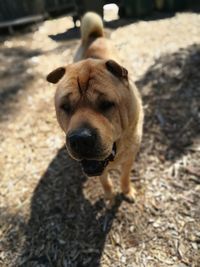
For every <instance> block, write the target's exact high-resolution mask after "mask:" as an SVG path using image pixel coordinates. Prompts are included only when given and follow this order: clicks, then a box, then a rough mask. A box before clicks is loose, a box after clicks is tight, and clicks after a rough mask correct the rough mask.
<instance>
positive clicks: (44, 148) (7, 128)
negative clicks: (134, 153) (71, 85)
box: [0, 0, 200, 267]
mask: <svg viewBox="0 0 200 267" xmlns="http://www.w3.org/2000/svg"><path fill="white" fill-rule="evenodd" d="M90 10H92V11H95V12H97V13H99V14H100V15H101V16H102V18H103V20H104V25H105V34H106V36H107V37H108V38H109V39H111V41H112V42H113V44H114V46H115V47H116V49H117V50H118V51H119V54H120V56H121V58H122V64H123V65H124V66H125V67H126V66H128V69H129V71H130V73H131V76H132V79H133V80H134V81H135V83H136V85H137V87H138V88H139V90H140V93H141V95H142V99H143V106H144V111H145V123H144V136H143V141H142V145H141V150H140V153H139V155H138V157H137V160H136V162H135V164H134V167H133V170H132V173H131V181H132V183H133V184H134V186H135V187H136V189H137V192H138V196H137V199H136V202H135V203H134V204H129V203H127V202H126V201H124V200H123V198H122V196H121V195H120V194H119V173H117V172H116V173H113V174H112V175H113V182H114V184H115V187H116V191H117V192H118V194H117V198H116V205H115V207H113V208H112V209H110V210H109V209H107V208H106V207H105V203H104V201H103V192H102V188H101V185H100V184H99V180H98V179H95V178H94V179H93V178H91V179H87V178H86V177H85V176H84V175H83V174H82V172H81V170H80V167H79V165H78V164H77V163H76V162H73V161H72V160H71V159H70V158H69V157H68V155H67V153H66V149H65V148H64V143H65V136H64V135H63V133H62V132H61V130H60V129H59V127H58V124H57V121H56V117H55V110H54V93H55V86H53V85H49V84H47V82H46V75H47V74H48V73H49V72H50V71H52V70H53V69H54V68H56V67H59V66H62V65H67V64H69V63H71V62H73V56H74V54H75V52H76V50H77V48H78V45H79V43H80V19H81V16H82V15H83V14H84V13H85V12H86V11H90ZM199 11H200V1H199V0H154V1H153V0H123V1H122V0H121V1H120V0H119V1H97V0H93V1H92V0H91V1H89V0H82V1H81V0H76V1H75V0H31V1H28V0H6V1H3V0H0V266H3V267H4V266H9V267H10V266H13V267H16V266H23V267H29V266H30V267H32V266H33V267H57V266H58V267H83V266H85V267H98V266H103V267H124V266H127V267H140V266H141V267H146V266H147V267H155V266H156V267H157V266H158V267H168V266H171V267H199V266H200V165H199V161H200V135H199V134H200V71H199V70H200V13H199Z"/></svg>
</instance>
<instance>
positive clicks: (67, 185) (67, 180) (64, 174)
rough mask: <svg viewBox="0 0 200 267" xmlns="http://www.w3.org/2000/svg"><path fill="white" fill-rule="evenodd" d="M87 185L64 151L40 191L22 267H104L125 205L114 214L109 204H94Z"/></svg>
mask: <svg viewBox="0 0 200 267" xmlns="http://www.w3.org/2000/svg"><path fill="white" fill-rule="evenodd" d="M85 182H86V177H85V176H83V174H82V173H81V170H80V168H79V165H77V163H76V162H74V161H72V160H71V159H70V158H69V157H68V155H67V153H66V150H65V149H64V148H63V149H61V150H60V151H59V152H58V154H57V156H56V157H55V158H54V159H53V161H52V162H51V163H50V165H49V167H48V169H47V171H46V172H45V174H44V175H43V177H42V178H41V180H40V182H39V184H38V186H37V187H36V189H35V191H34V194H33V197H32V202H31V216H30V220H29V222H28V225H27V232H26V242H25V244H24V250H22V257H21V258H20V259H19V262H18V264H19V266H24V267H25V266H45V267H48V266H77V267H81V266H87V267H89V266H91V267H93V266H96V267H97V266H99V264H100V258H101V254H102V251H103V248H104V243H105V240H106V236H107V234H108V232H109V231H110V229H111V226H112V222H113V220H114V218H115V214H116V213H117V210H118V207H119V205H120V204H121V200H120V199H119V200H118V201H117V204H116V206H115V207H113V209H112V210H106V209H105V206H104V202H103V200H99V201H97V202H96V203H95V204H94V205H92V204H91V203H90V202H89V200H87V199H86V198H85V197H84V194H83V187H84V183H85ZM94 190H95V188H94ZM102 210H104V211H103V212H102ZM100 211H101V215H99V212H100ZM102 214H103V215H102Z"/></svg>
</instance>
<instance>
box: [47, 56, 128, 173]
mask: <svg viewBox="0 0 200 267" xmlns="http://www.w3.org/2000/svg"><path fill="white" fill-rule="evenodd" d="M61 78H62V79H61ZM47 80H48V81H50V82H53V83H56V82H58V80H60V81H59V84H58V88H57V91H56V94H55V107H56V114H57V119H58V122H59V124H60V126H61V128H62V129H63V131H64V132H65V134H66V146H67V150H68V152H69V154H70V155H71V156H72V157H73V158H74V159H76V160H78V161H80V162H81V164H82V167H83V170H84V172H85V173H86V174H87V175H88V176H96V175H100V174H102V172H103V170H104V168H105V167H106V165H107V164H108V163H109V161H111V160H113V159H114V157H115V154H116V152H117V147H116V142H117V141H118V140H119V139H120V137H121V136H122V133H123V131H124V130H125V129H126V127H127V126H128V124H129V120H130V119H131V112H132V108H131V95H130V90H129V86H128V78H127V71H126V70H125V69H124V68H123V67H121V66H120V65H118V64H117V63H116V62H114V61H107V62H106V61H105V60H94V59H87V60H83V61H80V62H78V63H74V64H71V65H68V66H67V67H66V68H59V69H56V70H55V71H53V72H52V73H50V74H49V75H48V77H47Z"/></svg>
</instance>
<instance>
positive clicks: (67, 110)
mask: <svg viewBox="0 0 200 267" xmlns="http://www.w3.org/2000/svg"><path fill="white" fill-rule="evenodd" d="M60 108H61V109H62V110H63V111H64V112H65V113H67V114H69V113H70V112H71V106H70V104H69V103H64V104H62V105H61V106H60Z"/></svg>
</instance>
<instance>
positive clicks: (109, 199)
mask: <svg viewBox="0 0 200 267" xmlns="http://www.w3.org/2000/svg"><path fill="white" fill-rule="evenodd" d="M104 198H105V201H106V206H107V208H109V209H110V208H112V207H113V206H114V205H115V193H113V192H112V193H110V192H109V193H108V192H107V193H105V194H104Z"/></svg>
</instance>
